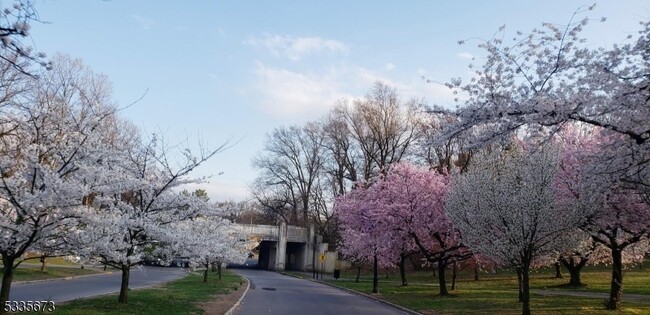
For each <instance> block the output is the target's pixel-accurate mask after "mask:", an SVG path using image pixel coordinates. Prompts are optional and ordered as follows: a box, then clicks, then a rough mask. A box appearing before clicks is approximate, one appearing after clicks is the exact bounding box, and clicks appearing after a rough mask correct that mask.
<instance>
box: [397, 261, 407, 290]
mask: <svg viewBox="0 0 650 315" xmlns="http://www.w3.org/2000/svg"><path fill="white" fill-rule="evenodd" d="M405 264H406V256H405V255H400V260H399V276H400V278H402V286H403V287H405V286H407V285H409V283H408V281H406V266H405Z"/></svg>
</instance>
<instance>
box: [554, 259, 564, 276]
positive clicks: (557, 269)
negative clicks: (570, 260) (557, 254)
mask: <svg viewBox="0 0 650 315" xmlns="http://www.w3.org/2000/svg"><path fill="white" fill-rule="evenodd" d="M554 266H555V278H558V279H562V268H561V267H562V266H560V262H559V261H556V262H555V264H554Z"/></svg>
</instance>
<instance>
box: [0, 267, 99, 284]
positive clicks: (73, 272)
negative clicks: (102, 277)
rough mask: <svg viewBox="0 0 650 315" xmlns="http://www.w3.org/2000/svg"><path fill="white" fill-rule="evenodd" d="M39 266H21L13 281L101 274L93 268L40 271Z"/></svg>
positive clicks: (47, 268)
mask: <svg viewBox="0 0 650 315" xmlns="http://www.w3.org/2000/svg"><path fill="white" fill-rule="evenodd" d="M39 268H40V265H25V264H21V265H20V266H19V267H18V268H16V269H15V270H14V279H13V281H34V280H45V279H54V278H66V277H74V276H83V275H90V274H96V273H101V272H102V270H101V269H94V268H84V269H81V268H80V267H76V268H73V267H60V266H48V267H46V268H45V271H40V269H39ZM2 270H4V268H1V267H0V276H1V275H2ZM0 278H1V277H0Z"/></svg>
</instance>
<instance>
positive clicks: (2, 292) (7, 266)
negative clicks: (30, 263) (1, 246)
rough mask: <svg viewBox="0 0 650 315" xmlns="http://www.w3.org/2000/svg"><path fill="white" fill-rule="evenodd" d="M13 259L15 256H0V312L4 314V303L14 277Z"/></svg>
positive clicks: (7, 298)
mask: <svg viewBox="0 0 650 315" xmlns="http://www.w3.org/2000/svg"><path fill="white" fill-rule="evenodd" d="M14 261H15V258H9V257H4V256H3V257H2V265H3V266H4V270H3V272H2V288H1V289H0V303H2V304H1V305H2V306H1V307H0V314H5V313H6V312H5V311H4V305H5V303H6V302H7V301H9V291H10V290H11V281H12V280H13V278H14Z"/></svg>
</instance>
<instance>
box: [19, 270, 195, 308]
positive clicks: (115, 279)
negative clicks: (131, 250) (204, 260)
mask: <svg viewBox="0 0 650 315" xmlns="http://www.w3.org/2000/svg"><path fill="white" fill-rule="evenodd" d="M185 275H186V272H185V270H183V269H182V268H164V267H142V268H134V269H131V276H130V279H129V288H130V289H135V288H141V287H146V286H150V285H155V284H159V283H164V282H167V281H171V280H175V279H178V278H181V277H183V276H185ZM121 280H122V273H121V272H119V271H116V272H113V273H111V274H100V275H91V276H83V277H79V278H72V279H67V280H48V281H42V282H35V283H18V284H13V285H12V286H11V291H10V292H9V300H10V301H43V300H49V301H54V302H57V303H59V302H65V301H70V300H75V299H80V298H84V297H90V296H96V295H103V294H109V293H114V292H119V291H120V282H121Z"/></svg>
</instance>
